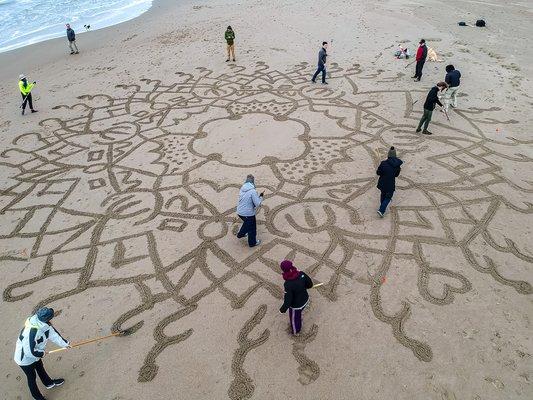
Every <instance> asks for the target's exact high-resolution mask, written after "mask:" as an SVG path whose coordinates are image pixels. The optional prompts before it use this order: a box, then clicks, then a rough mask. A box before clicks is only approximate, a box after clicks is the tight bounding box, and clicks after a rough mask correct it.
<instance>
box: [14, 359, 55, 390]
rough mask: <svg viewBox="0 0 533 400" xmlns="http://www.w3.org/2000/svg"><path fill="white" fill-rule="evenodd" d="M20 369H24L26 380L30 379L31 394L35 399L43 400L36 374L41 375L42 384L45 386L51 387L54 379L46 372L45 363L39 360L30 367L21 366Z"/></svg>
mask: <svg viewBox="0 0 533 400" xmlns="http://www.w3.org/2000/svg"><path fill="white" fill-rule="evenodd" d="M20 368H22V370H23V371H24V373H25V374H26V378H28V387H29V388H30V392H31V395H32V396H33V398H34V399H36V400H43V399H44V397H43V395H42V394H41V392H40V391H39V388H38V387H37V379H36V378H37V376H36V373H37V374H38V375H39V378H41V382H42V383H43V384H44V385H45V386H50V385H51V384H52V383H53V381H52V378H50V377H49V376H48V374H47V373H46V371H45V370H44V365H43V362H42V361H41V360H39V361H36V362H34V363H33V364H30V365H21V366H20Z"/></svg>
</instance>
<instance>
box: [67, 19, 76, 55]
mask: <svg viewBox="0 0 533 400" xmlns="http://www.w3.org/2000/svg"><path fill="white" fill-rule="evenodd" d="M66 26H67V40H68V47H69V48H70V54H79V51H78V46H77V45H76V32H74V29H72V28H71V27H70V24H67V25H66Z"/></svg>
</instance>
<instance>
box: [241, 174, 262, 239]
mask: <svg viewBox="0 0 533 400" xmlns="http://www.w3.org/2000/svg"><path fill="white" fill-rule="evenodd" d="M262 201H263V193H261V194H259V195H258V194H257V190H255V178H254V176H253V175H248V176H247V177H246V182H244V184H243V185H242V187H241V190H240V192H239V203H238V204H237V215H238V216H239V218H240V219H242V226H241V229H240V230H239V232H238V233H237V237H238V238H239V239H240V238H243V237H245V236H246V235H248V245H249V246H250V247H255V246H258V245H259V244H261V240H257V239H256V236H257V222H256V220H255V213H256V210H257V207H259V206H260V205H261V203H262Z"/></svg>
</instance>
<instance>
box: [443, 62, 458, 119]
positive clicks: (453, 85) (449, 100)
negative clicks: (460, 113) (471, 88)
mask: <svg viewBox="0 0 533 400" xmlns="http://www.w3.org/2000/svg"><path fill="white" fill-rule="evenodd" d="M444 82H446V84H447V85H448V89H447V90H446V92H445V93H444V109H445V110H446V112H448V111H449V109H450V106H451V107H452V108H455V107H457V90H458V89H459V85H460V84H461V72H459V71H458V70H456V69H455V67H454V66H453V65H451V64H450V65H447V66H446V77H445V78H444Z"/></svg>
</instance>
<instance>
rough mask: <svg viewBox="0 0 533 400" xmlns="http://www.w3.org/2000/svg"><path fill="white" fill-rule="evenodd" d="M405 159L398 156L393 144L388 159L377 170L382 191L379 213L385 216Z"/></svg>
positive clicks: (379, 186) (379, 187)
mask: <svg viewBox="0 0 533 400" xmlns="http://www.w3.org/2000/svg"><path fill="white" fill-rule="evenodd" d="M402 164H403V161H402V160H400V159H399V158H398V157H397V156H396V149H395V148H394V146H391V148H390V149H389V153H388V154H387V159H386V160H383V161H382V162H381V163H380V164H379V167H378V169H377V171H376V174H377V175H379V180H378V185H377V187H378V189H379V190H380V191H381V199H380V206H379V210H378V215H379V216H380V217H381V218H383V215H385V211H386V210H387V206H388V205H389V203H390V202H391V200H392V196H393V195H394V191H395V190H396V178H397V177H398V176H399V175H400V171H401V167H400V166H401V165H402Z"/></svg>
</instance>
